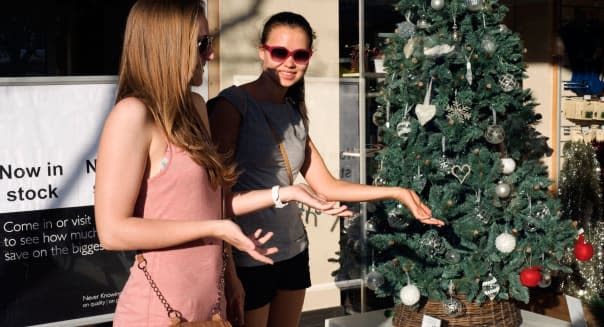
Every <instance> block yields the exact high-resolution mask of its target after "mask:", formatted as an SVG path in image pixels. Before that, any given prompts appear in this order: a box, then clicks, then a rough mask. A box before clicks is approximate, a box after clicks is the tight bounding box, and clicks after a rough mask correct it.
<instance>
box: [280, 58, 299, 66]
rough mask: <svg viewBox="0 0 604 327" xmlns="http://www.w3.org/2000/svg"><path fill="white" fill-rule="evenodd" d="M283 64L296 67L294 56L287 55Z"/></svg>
mask: <svg viewBox="0 0 604 327" xmlns="http://www.w3.org/2000/svg"><path fill="white" fill-rule="evenodd" d="M283 64H284V65H285V66H287V67H295V66H296V62H295V61H294V56H287V58H285V61H283Z"/></svg>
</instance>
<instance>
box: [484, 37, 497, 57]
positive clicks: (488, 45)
mask: <svg viewBox="0 0 604 327" xmlns="http://www.w3.org/2000/svg"><path fill="white" fill-rule="evenodd" d="M480 45H481V47H482V50H484V52H486V53H487V54H489V55H492V54H493V53H495V50H497V43H496V42H495V38H493V36H491V35H485V36H484V37H483V38H482V41H481V43H480Z"/></svg>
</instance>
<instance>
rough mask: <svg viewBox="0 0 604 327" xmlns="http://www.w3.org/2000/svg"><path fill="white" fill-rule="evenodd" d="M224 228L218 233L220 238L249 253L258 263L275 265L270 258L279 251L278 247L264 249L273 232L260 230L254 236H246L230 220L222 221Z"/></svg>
mask: <svg viewBox="0 0 604 327" xmlns="http://www.w3.org/2000/svg"><path fill="white" fill-rule="evenodd" d="M220 222H221V224H222V226H221V228H220V230H219V231H218V237H220V238H221V239H222V240H224V241H225V242H227V243H229V244H231V245H232V246H234V247H236V248H237V249H238V250H239V251H242V252H247V254H249V255H250V256H251V257H252V258H254V259H255V260H257V261H260V262H263V263H266V264H270V265H272V264H273V260H272V259H271V258H269V257H268V256H269V255H271V254H275V253H277V252H278V251H279V249H278V248H276V247H270V248H264V247H263V246H264V244H265V243H266V242H268V240H270V239H271V237H273V232H267V233H264V234H263V233H262V229H260V228H258V229H257V230H256V232H255V233H254V234H253V235H245V234H244V233H243V231H241V228H240V227H239V226H238V225H237V224H235V223H234V222H233V221H231V220H229V219H223V220H221V221H220Z"/></svg>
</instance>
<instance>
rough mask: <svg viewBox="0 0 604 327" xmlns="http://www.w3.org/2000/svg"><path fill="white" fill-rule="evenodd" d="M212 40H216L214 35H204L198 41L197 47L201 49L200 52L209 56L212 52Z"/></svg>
mask: <svg viewBox="0 0 604 327" xmlns="http://www.w3.org/2000/svg"><path fill="white" fill-rule="evenodd" d="M212 40H214V37H213V36H211V35H204V36H203V37H202V38H201V39H200V40H199V41H197V49H199V54H201V55H203V56H207V55H208V54H209V53H210V52H212Z"/></svg>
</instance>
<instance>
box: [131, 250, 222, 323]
mask: <svg viewBox="0 0 604 327" xmlns="http://www.w3.org/2000/svg"><path fill="white" fill-rule="evenodd" d="M226 255H227V254H226V253H225V252H223V253H222V272H221V274H220V285H219V287H218V295H217V299H216V304H214V307H213V308H212V319H211V320H205V321H186V320H185V319H184V318H183V317H182V313H180V311H178V310H176V309H174V308H172V306H170V304H169V303H168V301H167V300H166V298H165V297H164V295H163V294H162V293H161V291H160V290H159V288H158V287H157V284H155V282H154V281H153V278H152V277H151V274H150V273H149V271H148V270H147V259H145V257H144V256H143V254H142V253H141V252H139V253H137V254H136V261H137V263H138V264H137V267H138V268H139V269H140V270H142V271H143V273H144V274H145V277H146V278H147V280H148V281H149V285H151V288H152V289H153V291H154V292H155V294H156V295H157V297H158V298H159V300H160V301H161V303H162V304H163V305H164V307H165V308H166V311H167V312H168V317H169V318H170V320H171V321H172V323H171V324H170V326H169V327H178V326H181V327H232V325H231V323H230V322H228V321H226V320H222V318H221V317H220V299H221V295H222V293H223V292H224V271H225V268H226Z"/></svg>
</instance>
